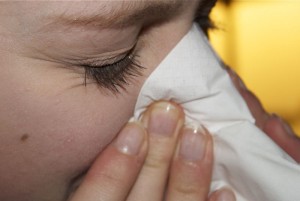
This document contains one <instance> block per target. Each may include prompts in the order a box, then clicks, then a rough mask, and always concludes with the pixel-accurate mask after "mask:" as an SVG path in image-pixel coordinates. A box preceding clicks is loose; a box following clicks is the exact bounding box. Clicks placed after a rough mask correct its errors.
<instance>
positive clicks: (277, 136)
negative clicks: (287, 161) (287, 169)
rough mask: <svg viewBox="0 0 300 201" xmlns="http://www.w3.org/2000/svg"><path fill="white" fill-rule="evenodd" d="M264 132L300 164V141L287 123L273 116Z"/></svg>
mask: <svg viewBox="0 0 300 201" xmlns="http://www.w3.org/2000/svg"><path fill="white" fill-rule="evenodd" d="M263 130H264V132H265V133H267V135H268V136H269V137H270V138H272V139H273V140H274V141H275V142H276V143H277V144H278V145H279V146H280V147H281V148H282V149H283V150H284V151H285V152H287V153H288V154H289V155H290V156H291V157H292V158H293V159H294V160H295V161H297V162H298V163H299V162H300V139H299V138H298V137H297V136H296V134H295V133H294V131H293V130H292V128H291V127H290V126H289V125H288V124H287V123H286V122H284V121H283V120H282V119H281V118H280V117H278V116H276V115H273V116H271V117H270V118H269V120H268V121H267V122H266V125H265V126H264V128H263Z"/></svg>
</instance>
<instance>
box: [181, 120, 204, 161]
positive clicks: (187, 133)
mask: <svg viewBox="0 0 300 201" xmlns="http://www.w3.org/2000/svg"><path fill="white" fill-rule="evenodd" d="M205 135H206V133H205V130H204V128H203V127H202V126H199V127H194V128H184V129H183V135H182V138H181V142H180V149H179V156H180V157H181V158H183V159H184V160H187V161H199V160H202V159H203V158H204V156H205V152H206V144H207V138H206V136H205Z"/></svg>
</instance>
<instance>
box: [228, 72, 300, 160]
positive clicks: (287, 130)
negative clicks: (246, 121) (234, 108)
mask: <svg viewBox="0 0 300 201" xmlns="http://www.w3.org/2000/svg"><path fill="white" fill-rule="evenodd" d="M227 71H228V74H229V75H230V77H231V79H232V81H233V83H234V85H235V86H236V88H237V89H238V91H239V92H240V94H241V95H242V97H243V98H244V100H245V101H246V103H247V105H248V108H249V109H250V111H251V113H252V115H253V117H254V118H255V120H256V125H257V126H258V127H259V128H260V129H261V130H263V131H264V132H265V133H266V134H267V135H268V136H269V137H270V138H271V139H272V140H273V141H274V142H275V143H276V144H277V145H278V146H280V147H281V148H282V149H283V150H284V151H285V152H287V153H288V154H289V155H290V156H291V157H292V158H293V159H294V160H296V161H297V162H300V142H299V141H300V140H299V138H298V137H297V135H296V134H295V132H294V131H293V130H292V128H291V127H290V126H289V125H288V124H287V123H286V122H284V121H282V119H281V118H279V117H277V116H274V115H273V116H272V115H269V114H268V113H267V112H266V111H265V109H264V108H263V106H262V104H261V103H260V101H259V100H258V98H257V97H256V96H255V95H254V94H253V93H252V92H250V91H249V90H247V88H246V86H245V84H244V83H243V81H242V80H241V79H240V77H239V76H238V75H237V74H236V73H235V72H234V71H233V70H231V69H230V68H228V67H227Z"/></svg>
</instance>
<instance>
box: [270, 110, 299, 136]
mask: <svg viewBox="0 0 300 201" xmlns="http://www.w3.org/2000/svg"><path fill="white" fill-rule="evenodd" d="M272 117H274V118H275V119H277V121H279V123H280V124H281V126H282V128H283V130H284V131H285V132H286V133H287V134H288V135H290V136H293V137H294V136H295V133H294V132H293V130H292V128H291V127H290V126H289V125H288V124H287V123H286V121H284V120H283V119H282V118H281V117H280V116H278V115H277V114H272Z"/></svg>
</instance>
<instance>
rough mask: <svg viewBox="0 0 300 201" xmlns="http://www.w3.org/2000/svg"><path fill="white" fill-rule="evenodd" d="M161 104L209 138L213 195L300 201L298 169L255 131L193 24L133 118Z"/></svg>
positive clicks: (154, 77)
mask: <svg viewBox="0 0 300 201" xmlns="http://www.w3.org/2000/svg"><path fill="white" fill-rule="evenodd" d="M161 99H164V100H173V101H175V102H177V103H179V104H181V105H182V107H183V108H184V110H185V113H186V122H187V123H195V122H198V123H201V124H203V125H204V126H205V127H206V128H208V130H209V131H210V132H211V133H212V134H213V137H214V143H215V167H214V174H213V182H212V185H211V189H212V190H215V189H218V188H220V187H223V186H227V187H230V188H231V189H233V190H234V192H235V195H236V197H237V200H238V201H300V190H299V187H300V166H299V165H298V164H297V163H296V162H294V161H293V160H292V159H291V158H290V157H289V156H288V155H287V154H286V153H285V152H284V151H282V150H281V149H280V148H279V147H278V146H277V145H275V144H274V143H273V142H272V141H271V140H270V139H269V138H268V137H267V136H266V135H265V134H263V133H261V131H260V130H259V129H257V128H256V127H255V125H254V124H253V123H254V119H253V117H252V116H251V114H250V112H249V110H248V108H247V106H246V104H245V102H244V100H243V99H242V98H241V97H240V95H239V93H238V92H237V91H236V89H235V87H234V86H233V84H232V82H231V80H230V78H229V76H228V75H227V73H226V71H225V70H224V69H223V68H222V67H221V63H220V62H219V59H218V58H217V56H216V55H215V53H214V51H213V50H212V48H211V47H210V45H209V43H208V41H207V38H206V37H205V35H204V34H203V33H202V31H201V30H200V28H198V27H197V25H193V27H192V29H191V30H190V32H189V33H188V34H187V35H186V36H184V38H183V39H182V40H181V41H180V42H179V43H178V44H177V45H176V47H175V48H174V49H173V50H172V51H171V52H170V53H169V54H168V55H167V57H166V58H165V59H164V60H163V61H162V62H161V64H160V65H159V66H158V67H157V68H156V69H155V71H154V72H153V73H152V74H151V75H150V76H149V78H148V79H147V80H146V82H145V83H144V86H143V87H142V89H141V92H140V94H139V97H138V100H137V104H136V107H135V118H136V119H138V118H139V116H140V115H141V113H142V112H143V111H144V110H145V108H146V107H147V106H148V105H149V104H150V103H152V102H153V101H157V100H161Z"/></svg>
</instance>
